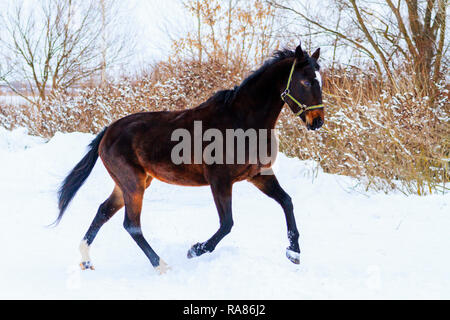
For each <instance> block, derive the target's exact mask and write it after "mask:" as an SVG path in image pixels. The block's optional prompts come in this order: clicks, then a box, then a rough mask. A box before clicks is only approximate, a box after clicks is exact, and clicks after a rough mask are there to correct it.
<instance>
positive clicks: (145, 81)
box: [0, 61, 242, 137]
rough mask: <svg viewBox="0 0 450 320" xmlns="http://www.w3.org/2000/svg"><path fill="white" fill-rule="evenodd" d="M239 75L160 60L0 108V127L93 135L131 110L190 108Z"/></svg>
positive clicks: (46, 133)
mask: <svg viewBox="0 0 450 320" xmlns="http://www.w3.org/2000/svg"><path fill="white" fill-rule="evenodd" d="M241 78H242V76H241V75H240V74H239V72H238V71H237V70H233V69H232V68H230V67H226V66H225V65H223V64H221V63H218V62H208V63H202V64H200V63H198V62H195V61H171V62H162V63H159V64H158V65H157V66H155V68H154V69H153V70H152V72H151V73H149V74H147V75H144V76H142V77H139V78H138V79H130V78H123V79H121V80H120V81H117V82H114V83H108V84H107V85H106V86H104V87H85V88H83V89H80V90H77V92H76V94H65V93H62V92H54V93H53V94H52V95H51V96H50V97H49V99H47V100H46V101H44V102H43V103H41V104H40V105H39V106H33V107H27V106H6V107H5V106H3V107H1V106H0V125H2V126H4V127H6V128H8V129H12V128H14V127H16V126H24V127H27V128H28V129H29V132H30V133H31V134H35V135H40V136H44V137H51V136H53V135H54V133H55V132H57V131H61V132H72V131H80V132H91V133H95V132H98V131H100V130H101V129H102V128H104V127H105V126H107V125H109V124H110V123H112V122H113V121H115V120H117V119H120V118H122V117H124V116H126V115H128V114H131V113H136V112H141V111H163V110H181V109H186V108H192V107H195V106H197V105H198V104H200V103H201V102H203V101H205V100H206V99H207V98H208V97H210V96H211V95H212V94H213V92H215V91H217V90H220V89H225V88H230V87H232V86H234V85H235V84H236V83H239V82H240V81H241Z"/></svg>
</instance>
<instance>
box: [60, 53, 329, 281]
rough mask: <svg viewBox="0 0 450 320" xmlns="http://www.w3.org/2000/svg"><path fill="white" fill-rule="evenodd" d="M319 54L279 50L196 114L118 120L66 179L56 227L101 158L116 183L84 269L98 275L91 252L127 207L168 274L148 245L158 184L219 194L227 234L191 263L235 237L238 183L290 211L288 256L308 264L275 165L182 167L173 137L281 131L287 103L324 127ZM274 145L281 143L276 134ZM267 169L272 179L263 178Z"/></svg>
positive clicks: (138, 238) (136, 231)
mask: <svg viewBox="0 0 450 320" xmlns="http://www.w3.org/2000/svg"><path fill="white" fill-rule="evenodd" d="M319 54H320V49H317V50H316V51H315V52H314V53H313V54H312V55H311V56H309V55H308V54H307V53H306V52H305V51H303V50H302V48H301V46H300V45H299V46H298V47H297V48H296V49H295V51H290V50H283V51H277V52H275V54H274V56H273V57H272V58H271V59H269V60H268V61H266V62H265V63H264V64H263V66H261V67H260V68H259V69H258V70H256V71H255V72H253V73H252V74H251V75H250V76H249V77H248V78H247V79H245V80H244V81H243V82H242V83H241V85H240V86H236V87H235V88H234V89H232V90H223V91H219V92H217V93H216V94H215V95H213V96H212V97H211V98H209V99H208V100H207V101H206V102H204V103H202V104H200V105H199V106H198V107H196V108H193V109H189V110H183V111H172V112H142V113H136V114H132V115H129V116H126V117H124V118H122V119H119V120H117V121H116V122H114V123H113V124H111V125H110V126H109V127H107V128H105V129H104V130H103V131H102V132H101V133H100V134H98V135H97V137H96V138H95V139H94V140H93V141H92V142H91V143H90V145H89V148H90V149H89V151H88V153H87V154H86V155H85V157H84V158H83V159H82V160H81V161H80V162H79V163H78V164H77V165H76V166H75V168H74V169H73V170H72V171H71V172H70V174H69V175H68V176H67V177H66V179H65V180H64V182H63V183H62V185H61V188H60V190H59V194H58V195H59V210H60V211H59V215H58V218H57V220H56V223H58V222H59V221H60V219H61V218H62V216H63V214H64V212H65V210H66V209H67V206H68V205H69V203H70V201H71V200H72V199H73V197H74V196H75V193H76V192H77V191H78V189H79V188H80V187H81V186H82V184H83V183H84V181H85V180H86V179H87V177H88V176H89V174H90V173H91V171H92V169H93V167H94V165H95V163H96V160H97V158H98V157H99V156H100V158H101V159H102V161H103V164H104V165H105V167H106V169H107V171H108V172H109V174H110V175H111V178H112V179H113V180H114V182H115V187H114V190H113V191H112V193H111V195H110V196H109V198H108V199H106V201H105V202H103V203H102V204H101V205H100V207H99V208H98V211H97V214H96V215H95V218H94V220H93V221H92V224H91V226H90V227H89V229H88V231H87V232H86V235H85V236H84V238H83V240H82V242H81V244H80V251H81V254H82V262H81V264H80V266H81V268H82V269H93V265H92V263H91V259H90V257H89V248H90V245H91V244H92V242H93V240H94V238H95V236H96V235H97V233H98V231H99V230H100V228H101V227H102V225H103V224H104V223H105V222H106V221H108V220H109V219H110V218H111V217H112V216H113V215H114V214H115V213H116V212H117V211H118V210H119V209H121V208H122V207H123V206H125V219H124V223H123V225H124V227H125V229H126V231H128V233H129V234H130V235H131V237H132V238H133V239H134V241H135V242H136V243H137V244H138V246H139V247H140V248H141V249H142V250H143V251H144V253H145V255H146V256H147V257H148V259H149V260H150V262H151V264H152V265H153V267H154V268H156V270H157V271H158V272H160V273H164V272H165V271H166V270H167V268H168V266H167V264H166V263H165V262H164V261H163V260H162V259H160V258H159V256H158V255H157V254H156V252H155V251H153V249H152V248H151V246H150V245H149V244H148V242H147V241H146V239H145V238H144V236H143V234H142V230H141V223H140V216H141V209H142V199H143V195H144V191H145V190H146V189H147V188H148V187H149V186H150V183H151V182H152V180H153V179H154V178H156V179H158V180H161V181H164V182H167V183H171V184H177V185H183V186H205V185H209V186H210V187H211V191H212V194H213V198H214V202H215V204H216V207H217V211H218V213H219V220H220V227H219V230H218V231H217V232H216V233H215V234H214V235H213V236H212V237H211V238H210V239H209V240H207V241H205V242H202V243H197V244H194V245H193V246H192V247H191V249H190V250H189V251H188V254H187V255H188V258H192V257H195V256H200V255H202V254H204V253H206V252H212V251H213V250H214V248H215V247H216V246H217V244H218V243H219V241H220V240H221V239H222V238H223V237H224V236H225V235H227V234H228V233H229V232H230V230H231V228H232V226H233V218H232V212H231V195H232V186H233V184H234V183H235V182H238V181H242V180H247V181H249V182H251V183H253V184H254V185H255V186H256V187H257V188H258V189H260V190H261V191H262V192H263V193H265V194H266V195H267V196H269V197H271V198H273V199H274V200H275V201H277V202H278V203H279V204H280V205H281V207H282V208H283V210H284V214H285V217H286V224H287V230H288V240H289V247H288V248H287V251H286V255H287V257H288V258H289V260H291V261H292V262H293V263H297V264H298V263H300V248H299V244H298V238H299V233H298V230H297V226H296V223H295V218H294V213H293V205H292V201H291V198H290V197H289V195H288V194H287V193H286V192H285V191H284V190H283V189H282V188H281V186H280V185H279V183H278V181H277V178H276V177H275V175H273V172H272V171H271V170H270V165H271V163H269V164H264V163H262V162H261V161H259V160H258V161H256V163H253V162H252V163H251V162H249V161H248V159H249V158H248V157H247V156H246V157H245V161H244V163H228V162H227V163H226V164H223V163H205V162H200V163H198V162H197V163H196V162H195V161H194V163H180V164H175V163H174V161H173V157H172V156H173V154H172V151H173V149H174V147H175V145H176V141H173V136H172V134H173V132H174V131H175V130H176V129H180V128H183V130H185V131H186V132H188V133H191V134H194V136H195V133H194V123H195V122H197V123H198V122H199V121H201V124H202V127H203V128H204V129H211V128H214V129H215V130H216V132H218V133H225V131H226V130H228V129H242V130H248V129H258V130H259V129H268V130H270V129H274V128H275V124H276V121H277V119H278V117H279V114H280V112H281V110H282V107H283V105H284V103H286V104H287V105H288V106H289V107H290V109H291V110H292V112H294V113H295V114H296V115H298V116H299V117H300V118H301V119H302V120H303V122H305V123H306V126H307V128H308V129H312V130H315V129H318V128H320V127H321V126H322V124H323V122H324V110H323V105H322V88H321V82H320V75H319V73H318V71H319V65H318V64H317V60H318V58H319ZM194 138H195V137H194ZM266 139H267V140H271V139H273V137H272V136H270V135H269V136H267V138H266ZM268 142H269V144H270V143H271V142H273V141H268ZM194 143H195V141H194ZM200 147H201V148H203V149H202V150H204V149H205V143H203V142H202V143H201V144H200ZM202 150H200V151H202ZM225 153H226V151H225ZM188 157H192V155H189V154H188ZM265 169H266V170H268V171H270V172H271V174H262V171H263V170H265Z"/></svg>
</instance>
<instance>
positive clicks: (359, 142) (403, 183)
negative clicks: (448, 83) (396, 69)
mask: <svg viewBox="0 0 450 320" xmlns="http://www.w3.org/2000/svg"><path fill="white" fill-rule="evenodd" d="M323 80H324V88H323V92H324V99H325V104H326V105H327V109H326V124H325V125H324V127H323V128H322V129H321V130H319V132H317V133H311V132H307V131H306V130H305V129H304V128H303V126H299V125H298V120H297V119H292V116H291V115H290V114H289V113H286V112H284V113H283V115H282V117H281V122H280V125H279V129H280V131H281V136H282V139H281V142H280V148H281V150H282V151H283V152H285V153H287V154H288V155H291V156H296V157H299V158H300V159H311V158H312V159H315V160H317V161H318V162H319V164H320V166H321V167H322V168H323V169H324V170H325V171H326V172H330V173H337V174H342V175H348V176H353V177H357V178H359V180H360V181H361V182H362V183H363V184H364V185H365V186H366V187H367V188H373V189H377V190H383V191H386V192H387V191H389V190H391V189H398V190H402V191H403V192H405V193H416V194H419V195H421V194H427V193H433V192H439V191H444V190H448V187H447V186H446V183H447V182H448V180H449V143H450V141H449V138H450V127H449V126H448V119H449V116H450V104H449V99H448V92H449V91H448V87H447V88H445V87H441V88H439V90H438V91H437V93H436V95H435V96H433V97H428V96H421V94H420V93H418V92H416V91H415V90H414V87H413V86H412V85H411V82H410V80H409V79H408V78H403V77H401V76H399V77H398V79H397V80H398V81H397V85H398V87H397V88H386V86H384V85H383V83H382V82H380V80H378V79H377V78H376V76H375V75H373V73H371V72H370V71H368V70H355V69H353V70H345V69H339V70H334V71H330V70H326V71H325V72H323Z"/></svg>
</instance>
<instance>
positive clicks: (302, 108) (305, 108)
mask: <svg viewBox="0 0 450 320" xmlns="http://www.w3.org/2000/svg"><path fill="white" fill-rule="evenodd" d="M296 62H297V59H294V63H293V64H292V68H291V73H289V79H288V83H287V86H286V90H284V91H283V92H282V93H281V100H283V101H284V102H286V101H285V100H284V99H285V98H286V97H289V98H291V100H292V101H294V102H295V103H296V104H297V105H298V106H299V107H300V111H299V112H297V113H296V114H295V115H296V116H299V115H301V114H303V112H305V111H308V110H313V109H321V108H324V105H323V104H317V105H315V106H306V105H304V104H302V103H300V102H298V101H297V99H295V98H294V97H293V96H292V95H291V93H290V91H289V87H290V85H291V80H292V74H293V73H294V69H295V63H296Z"/></svg>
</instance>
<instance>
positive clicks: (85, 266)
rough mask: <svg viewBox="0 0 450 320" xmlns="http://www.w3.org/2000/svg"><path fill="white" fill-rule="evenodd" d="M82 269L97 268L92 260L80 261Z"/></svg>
mask: <svg viewBox="0 0 450 320" xmlns="http://www.w3.org/2000/svg"><path fill="white" fill-rule="evenodd" d="M80 268H81V270H95V268H94V265H93V264H92V263H91V262H90V261H83V262H81V263H80Z"/></svg>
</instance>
